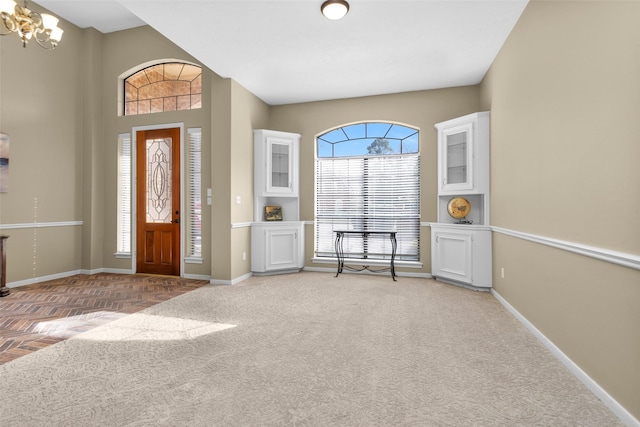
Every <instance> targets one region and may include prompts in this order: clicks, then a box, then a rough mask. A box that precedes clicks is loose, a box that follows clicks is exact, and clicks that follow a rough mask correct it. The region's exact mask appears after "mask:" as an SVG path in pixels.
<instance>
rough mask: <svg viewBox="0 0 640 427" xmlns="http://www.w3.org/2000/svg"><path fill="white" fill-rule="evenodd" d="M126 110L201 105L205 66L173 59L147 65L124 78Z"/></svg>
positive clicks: (139, 111) (136, 111)
mask: <svg viewBox="0 0 640 427" xmlns="http://www.w3.org/2000/svg"><path fill="white" fill-rule="evenodd" d="M124 97H125V100H124V114H125V115H126V116H130V115H136V114H149V113H161V112H163V111H177V110H191V109H195V108H201V107H202V69H201V68H200V67H199V66H197V65H192V64H184V63H180V62H170V63H164V64H157V65H153V66H151V67H147V68H145V69H143V70H140V71H138V72H136V73H135V74H132V75H131V76H129V77H127V78H126V79H124Z"/></svg>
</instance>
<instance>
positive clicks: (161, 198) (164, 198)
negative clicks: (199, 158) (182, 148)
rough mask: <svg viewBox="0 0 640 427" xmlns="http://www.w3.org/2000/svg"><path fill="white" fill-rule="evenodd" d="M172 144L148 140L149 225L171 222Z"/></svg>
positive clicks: (166, 139) (164, 139)
mask: <svg viewBox="0 0 640 427" xmlns="http://www.w3.org/2000/svg"><path fill="white" fill-rule="evenodd" d="M171 143H172V141H171V138H160V139H148V140H147V192H146V193H147V223H156V224H158V223H163V224H167V223H170V222H171Z"/></svg>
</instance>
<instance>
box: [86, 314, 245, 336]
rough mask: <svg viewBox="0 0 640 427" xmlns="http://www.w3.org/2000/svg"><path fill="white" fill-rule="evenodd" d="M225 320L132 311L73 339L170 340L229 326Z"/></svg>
mask: <svg viewBox="0 0 640 427" xmlns="http://www.w3.org/2000/svg"><path fill="white" fill-rule="evenodd" d="M235 326H236V325H231V324H228V323H217V322H204V321H200V320H192V319H181V318H178V317H168V316H157V315H152V314H144V313H135V314H131V315H129V316H127V317H125V318H122V319H120V320H117V321H114V322H111V323H109V324H108V325H104V326H101V327H98V328H96V329H93V330H91V331H88V332H85V333H83V334H82V335H79V336H77V337H76V338H77V339H83V340H90V341H171V340H185V339H195V338H198V337H201V336H204V335H208V334H211V333H214V332H220V331H223V330H225V329H229V328H233V327H235Z"/></svg>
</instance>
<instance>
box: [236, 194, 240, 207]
mask: <svg viewBox="0 0 640 427" xmlns="http://www.w3.org/2000/svg"><path fill="white" fill-rule="evenodd" d="M240 202H241V199H240V196H236V205H239V204H240Z"/></svg>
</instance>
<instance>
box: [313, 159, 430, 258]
mask: <svg viewBox="0 0 640 427" xmlns="http://www.w3.org/2000/svg"><path fill="white" fill-rule="evenodd" d="M315 225H316V242H315V243H316V256H317V257H335V246H334V242H335V233H334V230H371V231H373V230H395V231H396V232H397V236H396V237H397V241H398V247H397V252H396V259H397V260H412V261H417V260H419V254H420V156H419V154H417V153H416V154H407V155H386V156H385V155H379V156H370V157H367V156H365V157H342V158H318V159H317V163H316V221H315ZM343 249H344V252H345V255H346V256H347V257H349V258H365V257H369V256H371V257H374V256H375V258H390V256H391V242H390V241H389V238H388V236H370V237H369V238H367V239H363V238H362V237H361V236H360V235H358V236H345V238H344V240H343Z"/></svg>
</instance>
